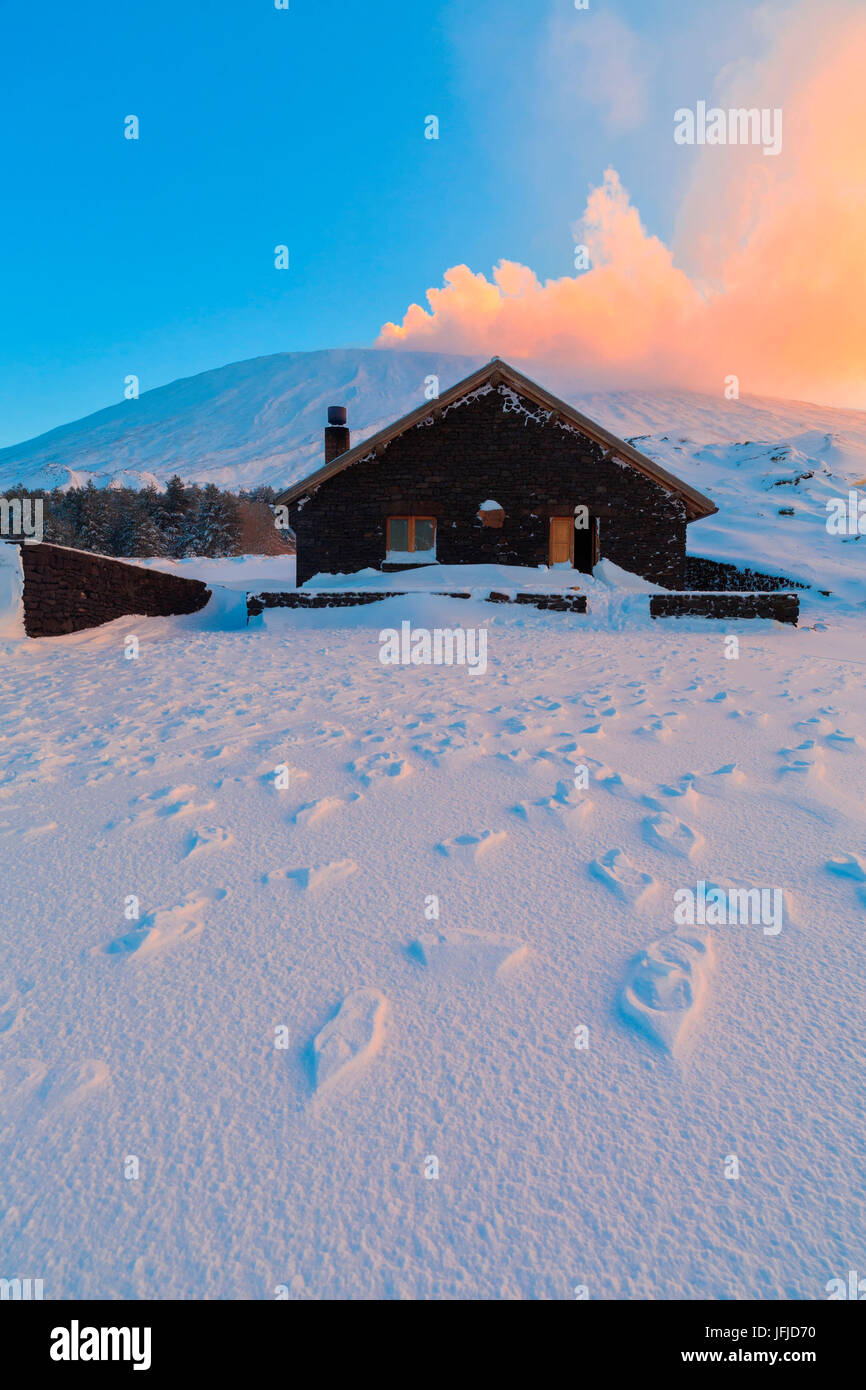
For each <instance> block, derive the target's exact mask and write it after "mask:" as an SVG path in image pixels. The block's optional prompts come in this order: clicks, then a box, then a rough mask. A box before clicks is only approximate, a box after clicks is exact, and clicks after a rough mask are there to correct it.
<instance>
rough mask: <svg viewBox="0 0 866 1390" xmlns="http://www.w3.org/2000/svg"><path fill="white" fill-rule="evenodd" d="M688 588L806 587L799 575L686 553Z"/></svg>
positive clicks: (769, 588) (762, 588)
mask: <svg viewBox="0 0 866 1390" xmlns="http://www.w3.org/2000/svg"><path fill="white" fill-rule="evenodd" d="M684 587H685V588H686V589H701V590H707V589H717V590H725V589H727V590H736V591H737V592H738V593H744V592H746V591H751V590H755V589H759V590H763V591H767V592H770V591H773V590H777V589H806V588H808V585H806V584H801V583H800V582H799V581H798V580H796V579H786V578H785V576H784V575H781V574H763V573H762V572H761V570H750V569H739V568H738V567H737V566H736V565H727V564H725V563H724V562H723V561H721V560H705V559H704V558H703V557H702V556H700V555H687V556H686V577H685V584H684Z"/></svg>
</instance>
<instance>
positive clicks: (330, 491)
mask: <svg viewBox="0 0 866 1390" xmlns="http://www.w3.org/2000/svg"><path fill="white" fill-rule="evenodd" d="M434 406H435V403H433V405H431V410H433V409H434ZM490 498H494V499H495V500H496V501H497V502H498V503H499V504H500V506H501V507H502V508H503V510H504V512H505V519H504V522H503V525H502V527H501V529H496V528H492V527H489V526H485V525H484V524H483V523H482V522H481V521H480V520H479V519H478V516H477V512H478V509H479V507H480V506H481V503H482V502H484V501H486V500H487V499H490ZM581 504H582V505H584V506H586V507H587V508H588V509H589V513H590V516H591V517H593V518H598V519H599V527H600V533H599V550H600V557H601V558H607V559H610V560H613V561H614V563H615V564H617V565H621V566H622V567H623V568H624V569H627V570H631V571H633V572H634V573H636V574H640V575H643V576H644V577H645V578H647V579H649V580H651V581H652V582H654V583H657V584H663V585H664V586H665V587H666V588H672V589H679V588H682V587H683V584H684V580H685V554H686V517H685V508H684V505H683V503H682V502H681V501H680V500H679V499H676V498H673V497H671V495H670V493H668V492H667V491H666V489H665V488H663V487H662V486H661V485H660V484H659V483H656V482H654V481H653V480H652V479H650V478H647V477H645V476H644V474H642V473H640V472H639V471H638V470H637V469H636V468H634V467H632V466H631V465H629V464H619V463H616V462H614V461H613V460H612V459H608V458H606V457H605V451H604V450H603V449H602V447H601V446H600V445H598V444H595V443H593V442H592V441H591V440H589V439H587V438H585V437H584V436H583V435H581V434H579V433H578V432H577V431H576V430H574V429H573V428H571V427H569V428H563V427H562V426H561V425H559V424H557V423H556V422H555V421H554V420H552V419H548V418H545V412H544V411H540V410H538V409H537V408H536V407H535V406H534V405H532V404H531V403H529V402H523V401H521V400H520V399H519V398H518V397H517V396H516V395H515V393H514V392H513V391H511V390H510V389H506V388H504V387H498V388H494V387H491V388H489V389H488V390H487V391H486V392H482V393H480V394H477V395H476V396H475V397H474V398H472V399H470V400H468V401H467V403H465V404H458V405H453V406H450V407H448V408H447V409H446V410H445V411H444V412H443V413H442V415H441V417H440V418H438V419H434V418H433V416H432V415H431V417H430V421H429V422H428V423H425V424H421V425H417V426H415V427H414V428H412V429H410V430H409V431H408V432H407V433H405V434H403V435H401V436H400V437H399V438H397V439H395V440H393V441H392V442H391V443H390V444H389V445H388V447H387V448H386V449H385V451H384V453H383V454H382V455H381V456H380V457H378V458H371V459H370V460H368V461H365V462H359V463H355V464H352V465H351V466H350V467H349V468H347V469H345V470H344V471H343V472H341V473H337V474H336V475H335V476H334V477H332V478H329V479H328V480H327V481H326V482H324V483H322V484H321V485H320V486H319V488H318V490H317V491H316V492H314V493H313V494H312V495H310V496H309V497H307V498H306V499H305V498H303V497H302V498H300V499H298V500H297V501H295V502H293V503H291V504H290V524H291V526H292V529H293V530H294V532H295V535H296V537H297V548H298V571H297V576H298V584H299V585H301V584H303V583H305V581H306V580H307V579H309V578H310V577H311V576H312V575H314V574H317V573H333V574H351V573H354V572H356V571H357V570H360V569H365V568H367V567H372V568H374V569H379V568H380V567H381V565H382V564H383V562H384V560H385V545H386V521H387V518H388V517H389V516H400V515H415V516H433V517H435V518H436V522H437V527H436V530H437V537H436V554H437V559H438V560H439V562H440V563H441V564H445V565H450V564H488V563H492V564H503V565H531V566H536V565H546V564H547V562H548V555H549V551H548V544H549V531H550V517H551V516H571V515H573V513H574V508H575V507H576V506H578V505H581Z"/></svg>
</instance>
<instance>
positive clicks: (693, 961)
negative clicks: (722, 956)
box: [620, 927, 713, 1053]
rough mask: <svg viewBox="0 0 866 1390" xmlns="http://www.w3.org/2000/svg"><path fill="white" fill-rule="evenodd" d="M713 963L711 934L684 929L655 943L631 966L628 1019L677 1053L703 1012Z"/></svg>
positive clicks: (625, 995)
mask: <svg viewBox="0 0 866 1390" xmlns="http://www.w3.org/2000/svg"><path fill="white" fill-rule="evenodd" d="M712 963H713V951H712V941H711V938H710V937H709V936H708V934H707V933H706V932H702V931H700V930H698V929H695V928H692V927H682V928H680V930H679V932H677V933H674V934H672V935H671V936H665V937H662V939H661V940H660V941H654V942H653V944H652V945H651V946H649V947H647V949H646V950H645V951H641V952H640V953H639V954H638V955H637V956H636V957H635V958H634V960H633V961H632V962H631V964H630V966H629V969H628V972H627V975H626V980H625V984H624V986H623V990H622V993H621V995H620V1010H621V1012H622V1014H623V1016H624V1017H625V1018H626V1019H627V1020H628V1021H629V1022H630V1023H633V1024H635V1025H636V1026H637V1027H638V1028H640V1029H641V1030H642V1031H643V1032H644V1033H645V1034H646V1035H647V1036H648V1037H650V1038H651V1039H652V1040H653V1042H655V1043H657V1044H659V1046H661V1047H662V1048H664V1050H665V1051H666V1052H669V1053H673V1052H675V1050H676V1049H677V1047H678V1045H679V1044H680V1043H681V1042H682V1040H683V1038H684V1036H685V1034H686V1032H687V1031H688V1029H689V1028H690V1027H691V1026H692V1024H693V1023H694V1022H695V1019H696V1018H697V1017H698V1015H699V1013H700V1011H701V1008H702V1005H703V1001H704V998H705V996H706V991H707V982H708V979H709V974H710V970H711V968H712Z"/></svg>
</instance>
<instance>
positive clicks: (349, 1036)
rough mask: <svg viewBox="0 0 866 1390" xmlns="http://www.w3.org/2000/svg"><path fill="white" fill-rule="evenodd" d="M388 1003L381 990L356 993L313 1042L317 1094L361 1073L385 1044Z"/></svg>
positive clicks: (358, 990) (359, 990) (352, 994)
mask: <svg viewBox="0 0 866 1390" xmlns="http://www.w3.org/2000/svg"><path fill="white" fill-rule="evenodd" d="M387 1015H388V1001H387V999H386V998H385V996H384V994H382V993H381V992H380V991H379V990H378V989H356V990H353V992H352V993H351V994H347V995H346V998H345V999H344V1000H343V1002H342V1004H341V1005H340V1008H339V1010H338V1011H337V1014H336V1015H335V1017H334V1018H332V1019H331V1021H330V1022H329V1023H326V1024H325V1026H324V1028H322V1029H321V1031H320V1032H319V1033H317V1034H316V1036H315V1038H314V1039H313V1074H314V1080H315V1086H316V1090H317V1091H324V1090H326V1089H327V1088H329V1087H330V1086H332V1085H333V1084H334V1082H336V1081H338V1080H340V1079H342V1078H343V1077H347V1076H349V1075H354V1074H355V1073H357V1072H359V1071H360V1070H361V1069H362V1068H363V1067H364V1066H365V1065H366V1063H367V1062H369V1061H370V1059H371V1058H372V1057H374V1056H375V1055H376V1053H377V1052H378V1051H379V1049H380V1048H381V1046H382V1044H383V1042H384V1041H385V1020H386V1018H387Z"/></svg>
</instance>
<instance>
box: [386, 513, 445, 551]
mask: <svg viewBox="0 0 866 1390" xmlns="http://www.w3.org/2000/svg"><path fill="white" fill-rule="evenodd" d="M435 545H436V518H435V517H432V516H389V517H388V550H389V551H395V552H398V553H399V554H406V553H407V552H412V551H416V550H419V551H430V550H433V549H434V548H435Z"/></svg>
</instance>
